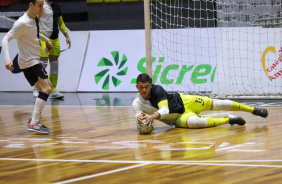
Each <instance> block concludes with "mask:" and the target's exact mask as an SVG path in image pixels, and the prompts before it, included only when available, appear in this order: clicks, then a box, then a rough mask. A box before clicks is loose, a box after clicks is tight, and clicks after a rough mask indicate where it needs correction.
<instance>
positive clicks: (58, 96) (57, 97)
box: [50, 90, 64, 99]
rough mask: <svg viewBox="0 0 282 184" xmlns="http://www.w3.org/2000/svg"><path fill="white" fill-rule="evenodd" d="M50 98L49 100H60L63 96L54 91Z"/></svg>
mask: <svg viewBox="0 0 282 184" xmlns="http://www.w3.org/2000/svg"><path fill="white" fill-rule="evenodd" d="M50 98H51V99H60V98H64V95H63V94H62V93H60V92H59V91H57V90H55V91H53V92H52V93H51V95H50Z"/></svg>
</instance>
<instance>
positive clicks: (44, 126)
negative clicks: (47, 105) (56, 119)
mask: <svg viewBox="0 0 282 184" xmlns="http://www.w3.org/2000/svg"><path fill="white" fill-rule="evenodd" d="M30 122H31V118H30V119H29V120H28V123H27V127H28V126H29V124H30ZM38 124H40V125H41V126H42V128H45V129H47V130H48V128H47V127H46V126H44V125H43V124H42V123H41V122H40V121H39V122H38Z"/></svg>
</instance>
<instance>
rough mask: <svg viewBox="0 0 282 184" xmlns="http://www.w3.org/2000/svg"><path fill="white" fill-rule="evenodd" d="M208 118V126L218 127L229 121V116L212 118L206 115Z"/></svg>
mask: <svg viewBox="0 0 282 184" xmlns="http://www.w3.org/2000/svg"><path fill="white" fill-rule="evenodd" d="M206 119H207V120H208V124H207V127H216V126H219V125H223V124H226V123H229V118H228V117H226V118H210V117H206Z"/></svg>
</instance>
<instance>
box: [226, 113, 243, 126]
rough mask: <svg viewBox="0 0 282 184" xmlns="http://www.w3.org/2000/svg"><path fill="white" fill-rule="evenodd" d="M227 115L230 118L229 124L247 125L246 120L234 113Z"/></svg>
mask: <svg viewBox="0 0 282 184" xmlns="http://www.w3.org/2000/svg"><path fill="white" fill-rule="evenodd" d="M227 117H228V118H229V124H231V125H234V124H237V125H245V123H246V121H245V120H244V119H243V118H241V117H236V116H233V115H228V116H227Z"/></svg>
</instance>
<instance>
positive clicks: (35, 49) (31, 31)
mask: <svg viewBox="0 0 282 184" xmlns="http://www.w3.org/2000/svg"><path fill="white" fill-rule="evenodd" d="M37 31H38V30H37V26H36V22H35V19H34V18H30V17H29V16H28V15H27V14H26V13H25V14H23V16H21V17H20V18H19V19H18V20H17V21H16V22H15V23H14V25H13V27H12V28H11V29H10V31H9V32H8V33H7V34H6V36H5V37H4V39H7V40H11V39H16V40H17V45H18V48H19V58H18V63H19V67H20V68H21V69H25V68H29V67H31V66H33V65H35V64H38V63H39V60H40V45H39V39H38V37H37ZM3 50H4V55H5V60H6V61H7V60H10V56H9V51H8V46H6V45H5V46H3Z"/></svg>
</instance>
